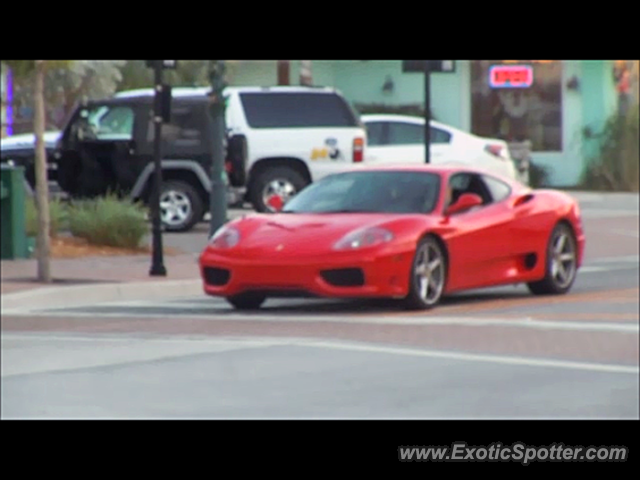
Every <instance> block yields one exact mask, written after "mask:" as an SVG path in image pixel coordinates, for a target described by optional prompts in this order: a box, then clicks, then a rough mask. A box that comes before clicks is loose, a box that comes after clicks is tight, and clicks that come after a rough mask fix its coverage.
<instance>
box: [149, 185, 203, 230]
mask: <svg viewBox="0 0 640 480" xmlns="http://www.w3.org/2000/svg"><path fill="white" fill-rule="evenodd" d="M203 215H204V208H203V204H202V199H201V198H200V195H199V194H198V192H197V191H196V189H195V188H193V187H192V186H191V185H189V184H188V183H186V182H182V181H177V180H169V181H167V182H164V184H163V186H162V193H161V194H160V218H161V220H162V223H163V225H164V228H165V230H167V231H168V232H185V231H187V230H191V229H192V228H193V227H194V226H195V225H196V224H197V223H198V222H199V221H200V220H201V219H202V217H203Z"/></svg>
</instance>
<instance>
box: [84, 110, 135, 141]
mask: <svg viewBox="0 0 640 480" xmlns="http://www.w3.org/2000/svg"><path fill="white" fill-rule="evenodd" d="M134 118H135V115H134V112H133V109H132V108H130V107H126V106H122V105H95V106H91V107H87V108H83V109H82V110H81V111H80V114H79V116H78V118H77V119H76V120H75V122H74V125H73V126H72V136H73V137H74V139H77V140H80V141H84V140H89V141H92V140H93V141H95V140H131V139H132V138H133V125H134Z"/></svg>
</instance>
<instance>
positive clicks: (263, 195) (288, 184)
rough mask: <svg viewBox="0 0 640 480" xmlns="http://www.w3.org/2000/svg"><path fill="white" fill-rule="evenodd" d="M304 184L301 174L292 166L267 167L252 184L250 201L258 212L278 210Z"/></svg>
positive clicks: (305, 183) (304, 185)
mask: <svg viewBox="0 0 640 480" xmlns="http://www.w3.org/2000/svg"><path fill="white" fill-rule="evenodd" d="M306 186H307V182H306V181H305V179H304V178H303V177H302V175H300V174H299V173H298V172H296V171H295V170H294V169H292V168H289V167H275V168H269V169H268V170H265V171H264V172H262V173H261V174H260V175H259V176H258V178H257V179H256V181H255V183H254V184H253V188H252V192H251V203H252V204H253V208H255V209H256V211H258V212H262V213H265V212H266V213H275V212H279V211H280V210H282V207H283V206H284V204H285V203H287V201H288V200H289V199H290V198H292V197H293V196H294V195H295V194H296V193H298V192H299V191H300V190H302V189H303V188H304V187H306Z"/></svg>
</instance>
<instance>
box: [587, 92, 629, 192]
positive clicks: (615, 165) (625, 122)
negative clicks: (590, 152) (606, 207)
mask: <svg viewBox="0 0 640 480" xmlns="http://www.w3.org/2000/svg"><path fill="white" fill-rule="evenodd" d="M638 122H639V117H638V106H637V105H636V106H635V107H634V108H632V109H631V110H630V111H629V114H628V115H626V116H624V117H623V116H620V115H618V114H617V113H616V114H615V115H613V116H612V117H611V118H610V119H609V120H608V121H607V123H606V125H605V126H604V128H603V130H602V132H600V133H597V134H594V133H593V132H591V131H589V130H586V131H585V132H583V134H584V137H585V138H587V139H594V140H596V141H597V142H598V147H599V151H598V154H597V155H596V156H595V158H590V159H588V160H589V162H588V165H587V168H586V169H585V172H584V174H583V177H582V182H581V183H582V186H583V187H584V188H587V189H594V190H609V191H611V190H613V191H633V192H637V191H638V189H639V188H638V187H639V185H638V183H639V173H640V171H639V169H638V166H639V161H640V160H639V159H640V152H639V148H638V146H639V143H640V136H639V133H638Z"/></svg>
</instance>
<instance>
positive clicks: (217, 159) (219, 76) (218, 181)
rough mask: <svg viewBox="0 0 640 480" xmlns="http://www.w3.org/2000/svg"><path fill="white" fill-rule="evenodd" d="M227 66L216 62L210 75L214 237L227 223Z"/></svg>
mask: <svg viewBox="0 0 640 480" xmlns="http://www.w3.org/2000/svg"><path fill="white" fill-rule="evenodd" d="M224 74H225V64H224V61H222V60H214V61H213V63H212V66H211V71H210V73H209V80H210V82H211V93H210V99H211V103H210V106H209V115H210V116H211V123H212V126H213V129H212V131H211V144H210V145H211V161H212V162H211V194H210V205H209V208H210V213H211V224H210V231H209V233H210V235H213V234H214V233H215V232H216V230H218V229H219V228H220V227H221V226H222V225H224V224H225V223H226V221H227V186H226V183H225V181H224V179H225V177H224V160H225V138H226V126H225V118H224V115H225V106H226V105H225V100H226V99H225V97H224V89H225V87H226V83H225V81H224Z"/></svg>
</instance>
